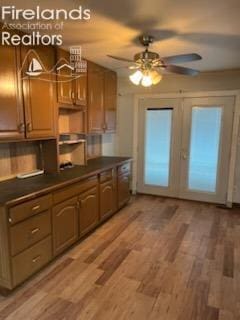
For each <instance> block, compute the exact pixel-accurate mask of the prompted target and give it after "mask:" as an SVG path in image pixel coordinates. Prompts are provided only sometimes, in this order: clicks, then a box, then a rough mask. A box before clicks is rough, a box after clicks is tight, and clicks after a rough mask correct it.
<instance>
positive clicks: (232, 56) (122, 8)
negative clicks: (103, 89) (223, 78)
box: [1, 0, 240, 74]
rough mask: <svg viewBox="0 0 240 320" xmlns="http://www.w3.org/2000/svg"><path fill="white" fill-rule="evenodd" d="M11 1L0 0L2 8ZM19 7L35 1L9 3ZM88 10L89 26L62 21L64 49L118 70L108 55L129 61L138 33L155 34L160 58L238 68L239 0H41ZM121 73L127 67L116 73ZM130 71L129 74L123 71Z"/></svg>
mask: <svg viewBox="0 0 240 320" xmlns="http://www.w3.org/2000/svg"><path fill="white" fill-rule="evenodd" d="M3 4H5V5H9V1H7V0H1V5H3ZM12 4H13V5H15V6H16V7H17V8H22V7H23V8H28V7H34V6H36V5H39V1H34V0H31V1H30V0H25V1H22V0H20V1H19V0H18V1H15V3H14V1H12ZM79 5H83V6H84V7H86V8H90V9H91V20H90V21H88V22H72V21H67V22H65V23H64V32H63V37H64V45H65V46H66V47H68V46H70V45H82V51H83V55H84V56H85V57H86V58H88V59H90V60H92V61H95V62H98V63H99V64H102V65H104V66H107V67H110V68H112V69H117V68H119V67H123V66H127V64H126V63H124V62H123V63H121V62H118V61H114V60H112V59H110V58H108V57H106V54H112V55H117V56H122V57H126V58H132V57H133V55H134V54H135V53H136V52H139V51H141V46H140V45H138V44H137V43H135V42H136V41H135V42H134V40H136V38H137V37H138V36H139V35H140V34H141V33H146V32H147V33H150V34H152V35H155V36H156V38H157V39H159V41H156V42H155V43H154V45H153V46H152V50H153V51H157V52H159V54H160V55H161V56H169V55H176V54H182V53H190V52H196V53H199V54H200V55H201V56H202V57H203V60H201V61H197V62H192V63H187V64H185V66H189V67H194V68H197V69H199V70H201V71H210V70H211V71H212V70H224V69H235V68H240V54H239V52H240V0H199V1H194V0H181V1H180V0H147V1H145V0H85V1H74V0H59V1H57V6H56V2H55V4H54V3H53V1H50V0H49V1H47V0H43V1H41V2H40V6H41V8H54V7H57V8H75V7H78V6H79ZM117 70H118V72H119V73H120V74H122V72H123V73H125V72H126V70H127V69H124V68H120V69H117ZM127 72H128V71H127Z"/></svg>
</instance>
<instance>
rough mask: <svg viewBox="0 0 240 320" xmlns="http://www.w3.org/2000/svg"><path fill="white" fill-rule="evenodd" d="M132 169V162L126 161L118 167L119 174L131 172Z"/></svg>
mask: <svg viewBox="0 0 240 320" xmlns="http://www.w3.org/2000/svg"><path fill="white" fill-rule="evenodd" d="M130 169H131V164H130V162H127V163H124V164H122V165H120V166H119V167H118V175H121V174H124V173H129V172H130Z"/></svg>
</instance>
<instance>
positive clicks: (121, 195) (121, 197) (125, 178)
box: [117, 173, 130, 208]
mask: <svg viewBox="0 0 240 320" xmlns="http://www.w3.org/2000/svg"><path fill="white" fill-rule="evenodd" d="M117 180H118V181H117V189H118V197H117V198H118V208H121V207H122V206H124V204H126V203H127V202H128V201H129V199H130V191H129V185H130V175H129V173H125V174H122V175H119V176H118V178H117Z"/></svg>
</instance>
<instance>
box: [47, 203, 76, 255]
mask: <svg viewBox="0 0 240 320" xmlns="http://www.w3.org/2000/svg"><path fill="white" fill-rule="evenodd" d="M52 220H53V221H52V222H53V230H52V232H53V255H54V256H57V255H58V254H59V253H61V252H63V251H64V250H65V249H67V248H68V247H69V246H71V245H72V244H73V243H74V242H76V241H77V240H78V199H77V197H74V198H71V199H69V200H66V201H63V202H62V203H60V204H58V205H56V206H54V207H53V211H52Z"/></svg>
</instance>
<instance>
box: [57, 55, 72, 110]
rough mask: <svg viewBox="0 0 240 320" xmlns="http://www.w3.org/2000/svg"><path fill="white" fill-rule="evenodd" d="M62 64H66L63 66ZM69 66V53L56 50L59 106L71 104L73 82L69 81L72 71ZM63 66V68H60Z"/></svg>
mask: <svg viewBox="0 0 240 320" xmlns="http://www.w3.org/2000/svg"><path fill="white" fill-rule="evenodd" d="M64 64H66V65H65V66H64ZM68 65H70V55H69V52H67V51H65V50H62V49H57V68H59V67H60V69H59V70H58V82H57V100H58V103H59V104H63V105H65V104H67V105H72V104H73V100H72V97H73V82H72V80H70V81H69V79H71V78H70V77H71V75H72V70H71V69H70V68H69V67H68ZM61 66H63V67H61Z"/></svg>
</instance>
